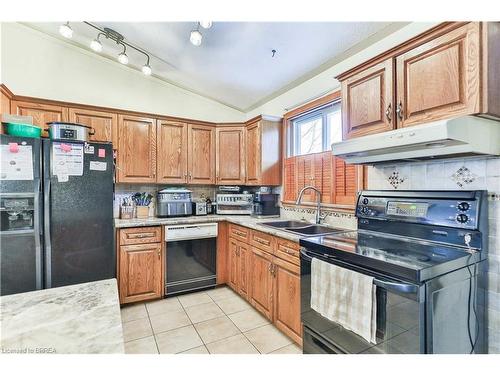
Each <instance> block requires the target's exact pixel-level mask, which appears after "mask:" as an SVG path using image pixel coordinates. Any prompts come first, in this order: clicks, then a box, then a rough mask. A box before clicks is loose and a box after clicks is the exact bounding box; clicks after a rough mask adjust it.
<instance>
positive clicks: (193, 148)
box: [188, 124, 215, 184]
mask: <svg viewBox="0 0 500 375" xmlns="http://www.w3.org/2000/svg"><path fill="white" fill-rule="evenodd" d="M188 143H189V151H188V183H190V184H215V128H214V127H212V126H206V125H193V124H190V125H189V134H188Z"/></svg>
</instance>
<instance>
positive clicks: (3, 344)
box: [0, 279, 124, 354]
mask: <svg viewBox="0 0 500 375" xmlns="http://www.w3.org/2000/svg"><path fill="white" fill-rule="evenodd" d="M0 308H1V310H0V311H1V313H0V323H1V327H2V329H1V334H0V336H1V337H0V349H1V352H2V353H26V354H31V353H33V354H36V353H57V354H61V353H72V354H85V353H123V352H124V346H123V332H122V322H121V315H120V302H119V301H118V288H117V285H116V279H108V280H102V281H94V282H90V283H83V284H76V285H69V286H63V287H59V288H51V289H42V290H36V291H33V292H27V293H19V294H12V295H8V296H3V297H1V298H0Z"/></svg>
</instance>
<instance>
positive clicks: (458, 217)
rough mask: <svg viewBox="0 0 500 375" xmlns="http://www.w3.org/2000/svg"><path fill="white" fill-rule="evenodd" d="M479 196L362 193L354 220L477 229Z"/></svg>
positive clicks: (467, 194)
mask: <svg viewBox="0 0 500 375" xmlns="http://www.w3.org/2000/svg"><path fill="white" fill-rule="evenodd" d="M482 196H483V195H482V192H480V193H479V192H475V191H463V192H462V191H429V192H425V191H415V192H411V191H397V192H391V191H373V192H372V191H363V192H360V195H359V197H358V202H357V205H356V216H357V217H358V218H365V219H377V220H385V221H398V222H407V223H419V224H431V225H441V226H447V227H455V228H463V229H477V228H478V224H479V223H478V220H479V207H480V198H481V197H482Z"/></svg>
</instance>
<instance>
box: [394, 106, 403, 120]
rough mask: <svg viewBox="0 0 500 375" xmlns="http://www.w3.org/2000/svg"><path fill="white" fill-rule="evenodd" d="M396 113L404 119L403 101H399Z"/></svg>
mask: <svg viewBox="0 0 500 375" xmlns="http://www.w3.org/2000/svg"><path fill="white" fill-rule="evenodd" d="M396 113H397V114H398V117H399V119H400V120H402V119H403V103H402V102H399V104H398V105H397V107H396Z"/></svg>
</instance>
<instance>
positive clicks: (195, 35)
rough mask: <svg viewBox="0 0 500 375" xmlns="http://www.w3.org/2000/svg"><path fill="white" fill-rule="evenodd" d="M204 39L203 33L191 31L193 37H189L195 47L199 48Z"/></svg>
mask: <svg viewBox="0 0 500 375" xmlns="http://www.w3.org/2000/svg"><path fill="white" fill-rule="evenodd" d="M202 38H203V35H201V33H200V32H199V31H198V30H193V31H191V36H190V37H189V40H190V41H191V43H193V44H194V45H195V46H199V45H200V44H201V39H202Z"/></svg>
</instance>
